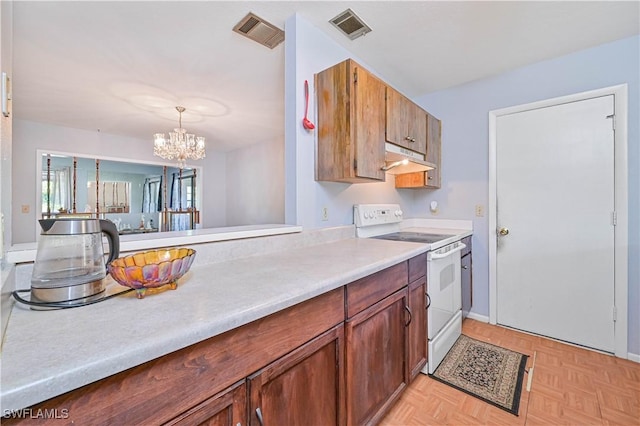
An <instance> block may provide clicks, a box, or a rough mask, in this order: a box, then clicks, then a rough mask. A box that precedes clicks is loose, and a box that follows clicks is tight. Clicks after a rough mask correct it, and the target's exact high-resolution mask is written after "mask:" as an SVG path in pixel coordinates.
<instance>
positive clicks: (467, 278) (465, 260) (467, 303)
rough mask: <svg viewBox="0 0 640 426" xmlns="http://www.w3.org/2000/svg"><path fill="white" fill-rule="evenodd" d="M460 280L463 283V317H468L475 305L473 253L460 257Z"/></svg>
mask: <svg viewBox="0 0 640 426" xmlns="http://www.w3.org/2000/svg"><path fill="white" fill-rule="evenodd" d="M460 267H461V268H462V273H461V274H460V281H461V284H462V317H463V318H466V317H467V316H468V315H469V311H470V310H471V307H472V306H473V279H472V277H471V253H469V254H467V255H466V256H462V258H461V259H460Z"/></svg>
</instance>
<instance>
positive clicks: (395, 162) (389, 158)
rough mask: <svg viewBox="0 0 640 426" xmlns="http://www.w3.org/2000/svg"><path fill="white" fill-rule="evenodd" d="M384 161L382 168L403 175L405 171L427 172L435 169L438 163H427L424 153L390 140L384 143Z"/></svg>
mask: <svg viewBox="0 0 640 426" xmlns="http://www.w3.org/2000/svg"><path fill="white" fill-rule="evenodd" d="M384 150H385V153H384V162H385V166H384V167H383V168H382V170H384V171H385V172H386V173H389V174H392V175H401V174H404V173H414V172H426V171H427V170H433V169H435V168H436V165H435V164H433V163H427V162H426V161H425V156H424V154H420V153H418V152H415V151H411V150H410V149H406V148H402V147H400V146H397V145H394V144H392V143H389V142H385V144H384Z"/></svg>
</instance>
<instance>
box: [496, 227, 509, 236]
mask: <svg viewBox="0 0 640 426" xmlns="http://www.w3.org/2000/svg"><path fill="white" fill-rule="evenodd" d="M498 233H499V234H500V235H502V236H503V237H504V236H505V235H509V228H500V230H499V231H498Z"/></svg>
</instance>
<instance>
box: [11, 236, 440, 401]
mask: <svg viewBox="0 0 640 426" xmlns="http://www.w3.org/2000/svg"><path fill="white" fill-rule="evenodd" d="M428 248H429V246H428V245H425V244H417V243H407V242H393V241H383V240H375V239H357V238H349V239H344V240H341V241H337V242H332V243H328V244H320V245H314V246H309V247H302V248H296V249H291V250H284V251H280V252H277V253H271V254H267V255H261V256H253V257H245V258H240V259H236V260H230V261H226V262H221V263H213V264H201V265H196V264H194V266H193V267H192V269H191V270H190V271H189V272H188V273H187V274H186V275H185V276H184V277H183V278H181V279H180V280H179V283H178V289H177V290H175V291H172V290H166V291H162V292H160V293H157V294H147V296H146V297H145V298H144V299H141V300H139V299H136V297H135V293H134V292H132V293H128V294H126V295H123V296H119V297H115V298H112V299H109V300H106V301H104V302H102V303H97V304H94V305H90V306H84V307H77V308H72V309H65V310H56V311H32V310H29V309H28V308H25V307H24V306H22V305H17V304H16V305H14V307H13V310H12V312H11V316H10V318H9V324H8V327H7V330H6V333H5V340H4V344H3V349H2V393H1V398H2V410H3V412H7V410H17V409H21V408H25V407H28V406H31V405H33V404H36V403H38V402H42V401H45V400H47V399H49V398H52V397H54V396H57V395H60V394H62V393H65V392H68V391H70V390H73V389H76V388H78V387H81V386H84V385H86V384H89V383H92V382H95V381H97V380H100V379H102V378H104V377H107V376H110V375H112V374H115V373H118V372H120V371H123V370H126V369H128V368H131V367H134V366H136V365H139V364H142V363H144V362H147V361H149V360H152V359H155V358H157V357H160V356H163V355H165V354H168V353H170V352H173V351H176V350H178V349H181V348H184V347H186V346H189V345H192V344H194V343H197V342H200V341H202V340H205V339H207V338H210V337H213V336H215V335H218V334H221V333H223V332H225V331H228V330H231V329H233V328H236V327H239V326H241V325H244V324H247V323H249V322H251V321H254V320H256V319H259V318H262V317H264V316H266V315H269V314H271V313H274V312H277V311H279V310H282V309H285V308H287V307H290V306H293V305H295V304H297V303H300V302H302V301H305V300H307V299H310V298H312V297H315V296H317V295H320V294H322V293H325V292H327V291H330V290H332V289H335V288H338V287H340V286H343V285H345V284H348V283H350V282H352V281H354V280H357V279H359V278H362V277H364V276H367V275H370V274H372V273H375V272H377V271H379V270H382V269H384V268H386V267H389V266H392V265H394V264H397V263H399V262H402V261H404V260H406V259H409V258H411V257H413V256H416V255H418V254H420V253H423V252H425V251H427V250H428ZM107 279H108V280H109V281H110V282H111V278H107ZM114 287H116V288H122V289H124V287H120V286H118V285H117V284H116V283H115V282H111V283H110V284H109V289H110V291H113V288H114Z"/></svg>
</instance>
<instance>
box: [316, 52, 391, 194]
mask: <svg viewBox="0 0 640 426" xmlns="http://www.w3.org/2000/svg"><path fill="white" fill-rule="evenodd" d="M315 89H316V90H315V91H316V99H317V125H318V130H317V135H318V144H317V151H316V180H319V181H337V182H351V183H358V182H377V181H384V180H385V173H384V171H383V170H382V167H383V166H384V125H385V121H384V116H385V86H384V84H383V83H382V81H380V80H378V79H377V78H376V77H375V76H373V75H372V74H370V73H369V72H368V71H367V70H366V69H364V68H362V67H361V66H360V65H358V64H357V63H356V62H354V61H352V60H350V59H349V60H346V61H343V62H341V63H339V64H337V65H334V66H333V67H331V68H328V69H326V70H324V71H322V72H320V73H318V74H316V76H315Z"/></svg>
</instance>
